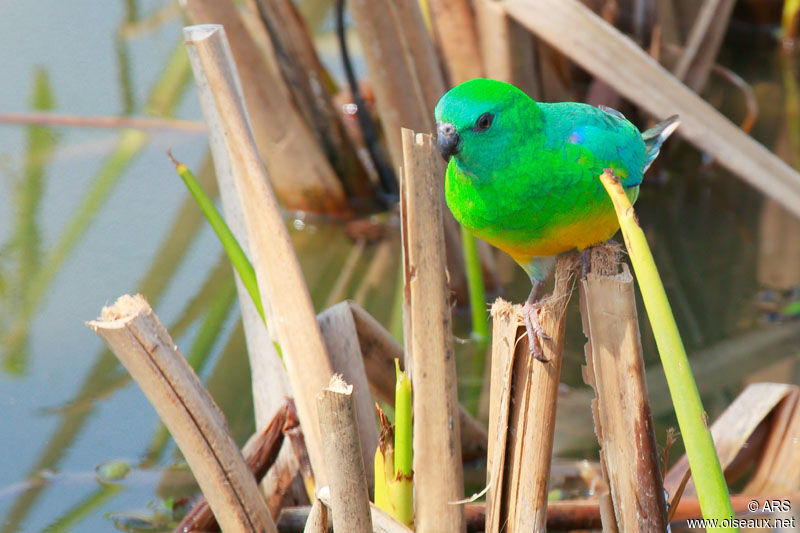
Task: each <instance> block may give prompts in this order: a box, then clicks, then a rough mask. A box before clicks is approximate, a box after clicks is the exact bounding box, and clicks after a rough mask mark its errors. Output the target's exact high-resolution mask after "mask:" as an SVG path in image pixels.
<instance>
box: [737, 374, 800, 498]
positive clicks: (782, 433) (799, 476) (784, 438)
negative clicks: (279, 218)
mask: <svg viewBox="0 0 800 533" xmlns="http://www.w3.org/2000/svg"><path fill="white" fill-rule="evenodd" d="M773 416H774V420H773V423H772V428H771V431H770V433H769V436H768V437H767V441H766V443H765V446H764V451H763V454H762V456H761V460H760V461H759V463H758V466H757V467H756V471H755V472H754V473H753V479H752V480H751V481H750V483H748V484H747V486H746V487H745V489H744V492H745V493H751V494H782V493H788V492H797V491H799V490H800V454H798V453H797V448H798V444H797V443H798V442H800V389H798V387H796V386H795V387H792V390H791V391H790V392H789V393H787V394H786V397H785V398H784V399H783V401H781V403H780V405H778V407H777V408H776V409H775V413H774V415H773Z"/></svg>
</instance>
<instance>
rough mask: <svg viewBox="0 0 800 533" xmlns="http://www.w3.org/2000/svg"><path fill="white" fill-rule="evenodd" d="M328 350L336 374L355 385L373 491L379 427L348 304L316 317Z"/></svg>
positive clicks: (359, 422)
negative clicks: (374, 456)
mask: <svg viewBox="0 0 800 533" xmlns="http://www.w3.org/2000/svg"><path fill="white" fill-rule="evenodd" d="M317 323H319V327H320V330H321V331H322V337H323V339H324V340H325V347H326V348H327V350H328V354H329V355H330V357H331V365H332V366H333V370H334V372H336V373H337V374H340V375H341V376H342V378H344V380H345V381H347V383H350V384H351V385H352V386H353V389H354V390H353V402H355V406H356V417H357V418H358V433H359V440H360V442H361V453H362V456H361V457H362V460H363V462H364V468H365V470H366V473H367V484H368V486H369V487H370V489H371V488H372V485H373V483H374V481H375V475H374V472H373V461H372V456H373V454H374V452H375V448H376V447H377V446H378V426H377V424H376V423H375V414H374V411H373V408H372V395H371V394H370V392H369V382H368V381H367V374H366V372H365V370H364V359H363V357H362V355H361V347H360V345H359V343H358V332H357V331H356V325H355V321H354V320H353V314H352V313H351V312H350V308H349V306H348V305H347V303H345V302H342V303H339V304H336V305H334V306H333V307H331V308H330V309H327V310H325V311H323V312H322V313H320V314H319V315H318V316H317Z"/></svg>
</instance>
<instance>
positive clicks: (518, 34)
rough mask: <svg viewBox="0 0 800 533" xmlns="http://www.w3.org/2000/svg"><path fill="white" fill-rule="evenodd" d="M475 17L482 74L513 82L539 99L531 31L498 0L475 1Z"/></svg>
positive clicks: (535, 59)
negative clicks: (511, 15) (514, 17)
mask: <svg viewBox="0 0 800 533" xmlns="http://www.w3.org/2000/svg"><path fill="white" fill-rule="evenodd" d="M475 20H476V23H477V28H478V36H479V37H480V53H481V58H482V60H483V69H484V74H485V75H486V77H487V78H491V79H493V80H500V81H505V82H508V83H511V84H514V85H516V86H517V87H519V88H520V89H522V90H524V91H525V92H526V93H527V94H528V96H530V97H531V98H534V99H540V98H541V91H540V88H539V83H538V80H537V76H536V65H537V58H536V54H535V50H534V41H533V37H532V36H531V34H530V33H529V32H528V31H527V30H525V29H524V28H522V27H521V26H520V25H519V23H517V22H516V21H515V20H513V19H512V18H511V17H509V16H508V14H507V13H506V10H505V9H503V4H502V3H501V2H500V1H498V0H476V1H475Z"/></svg>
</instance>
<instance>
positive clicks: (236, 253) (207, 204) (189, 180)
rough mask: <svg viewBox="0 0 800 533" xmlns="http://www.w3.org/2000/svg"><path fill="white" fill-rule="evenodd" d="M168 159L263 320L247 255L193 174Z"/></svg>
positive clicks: (255, 283)
mask: <svg viewBox="0 0 800 533" xmlns="http://www.w3.org/2000/svg"><path fill="white" fill-rule="evenodd" d="M169 157H170V159H171V160H172V163H173V164H174V165H175V170H176V171H177V172H178V175H179V176H180V177H181V179H182V180H183V182H184V183H185V184H186V187H187V188H188V189H189V192H190V193H192V196H193V197H194V199H195V201H196V202H197V205H198V206H199V207H200V210H201V211H203V214H204V215H205V217H206V219H207V220H208V223H209V224H211V227H212V228H213V229H214V233H216V234H217V237H219V240H220V242H221V243H222V247H223V248H224V249H225V253H226V254H228V258H230V261H231V264H232V265H233V268H235V269H236V272H237V273H238V274H239V277H240V278H241V280H242V283H243V284H244V286H245V288H246V289H247V293H248V294H249V295H250V298H252V299H253V304H255V306H256V310H257V311H258V314H259V315H260V316H261V320H265V318H264V307H263V305H262V303H261V294H260V293H259V292H258V282H257V281H256V271H255V269H254V268H253V265H252V264H251V263H250V260H249V259H248V258H247V255H245V253H244V250H242V247H241V246H239V241H237V240H236V237H234V235H233V233H232V232H231V230H230V228H229V227H228V225H227V224H226V223H225V220H224V219H223V218H222V215H220V213H219V211H217V208H216V206H215V205H214V202H213V201H211V198H209V197H208V195H207V194H206V192H205V191H204V190H203V187H201V186H200V184H199V183H198V182H197V180H196V179H195V177H194V174H192V172H191V171H190V170H189V167H187V166H186V165H184V164H183V163H180V162H178V161H176V160H175V158H174V157H172V154H171V153H170V154H169Z"/></svg>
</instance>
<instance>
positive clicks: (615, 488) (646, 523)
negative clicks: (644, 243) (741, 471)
mask: <svg viewBox="0 0 800 533" xmlns="http://www.w3.org/2000/svg"><path fill="white" fill-rule="evenodd" d="M588 253H590V254H591V272H590V273H589V274H588V275H587V277H586V279H583V280H581V285H580V287H581V291H580V296H581V298H580V299H581V316H582V318H583V331H584V333H585V334H586V337H587V338H588V341H587V343H586V347H585V352H586V366H585V367H584V381H585V382H586V384H587V385H589V386H591V387H592V388H593V389H594V391H595V395H596V398H595V399H594V400H592V413H593V418H594V425H595V433H596V434H597V440H598V442H599V443H600V448H601V449H600V460H601V463H602V467H603V468H602V471H603V478H604V479H605V481H606V483H607V484H608V486H609V487H610V489H611V497H612V499H613V502H614V510H615V513H614V514H615V516H610V517H605V516H604V517H603V518H604V520H606V519H611V520H615V523H614V524H613V525H612V524H608V525H607V524H606V523H605V521H604V524H603V525H604V529H609V528H611V527H613V528H615V529H618V530H619V531H626V532H627V531H642V532H645V531H664V530H666V527H667V509H666V500H665V497H664V486H663V483H662V480H661V469H660V466H659V461H658V450H657V447H656V438H655V432H654V430H653V417H652V415H651V412H650V404H649V402H648V400H647V385H646V383H645V373H644V361H643V359H642V344H641V339H640V335H639V321H638V317H637V314H636V299H635V296H634V289H633V276H631V274H630V272H629V271H628V268H627V265H622V272H619V267H620V264H619V259H618V257H617V249H616V248H615V247H612V246H607V245H599V246H596V247H595V248H593V249H592V250H591V251H590V252H588ZM615 517H616V518H615Z"/></svg>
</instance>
